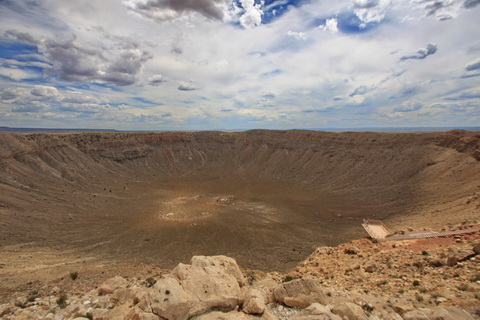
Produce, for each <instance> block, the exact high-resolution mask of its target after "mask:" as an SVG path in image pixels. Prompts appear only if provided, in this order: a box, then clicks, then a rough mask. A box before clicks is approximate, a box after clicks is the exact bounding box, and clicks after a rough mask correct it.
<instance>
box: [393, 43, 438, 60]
mask: <svg viewBox="0 0 480 320" xmlns="http://www.w3.org/2000/svg"><path fill="white" fill-rule="evenodd" d="M435 52H437V45H436V44H431V43H429V44H428V45H427V47H426V48H423V49H419V50H418V51H417V54H414V55H410V56H403V57H401V58H400V60H401V61H405V60H423V59H425V58H426V57H428V56H430V55H432V54H435Z"/></svg>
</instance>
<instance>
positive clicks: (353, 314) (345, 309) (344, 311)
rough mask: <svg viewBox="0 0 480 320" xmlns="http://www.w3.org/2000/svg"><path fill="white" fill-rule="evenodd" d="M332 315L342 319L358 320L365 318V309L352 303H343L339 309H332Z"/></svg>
mask: <svg viewBox="0 0 480 320" xmlns="http://www.w3.org/2000/svg"><path fill="white" fill-rule="evenodd" d="M332 313H334V314H337V315H339V316H340V317H342V318H345V317H346V318H347V319H348V320H357V319H358V318H360V317H363V316H365V312H364V311H363V309H362V308H361V307H360V306H359V305H357V304H355V303H351V302H343V303H341V304H340V305H338V306H337V307H334V308H333V309H332Z"/></svg>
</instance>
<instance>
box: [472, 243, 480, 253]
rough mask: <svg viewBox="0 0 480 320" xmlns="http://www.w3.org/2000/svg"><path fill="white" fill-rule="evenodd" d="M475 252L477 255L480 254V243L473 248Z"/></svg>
mask: <svg viewBox="0 0 480 320" xmlns="http://www.w3.org/2000/svg"><path fill="white" fill-rule="evenodd" d="M473 252H475V254H480V243H477V244H476V245H475V246H474V247H473Z"/></svg>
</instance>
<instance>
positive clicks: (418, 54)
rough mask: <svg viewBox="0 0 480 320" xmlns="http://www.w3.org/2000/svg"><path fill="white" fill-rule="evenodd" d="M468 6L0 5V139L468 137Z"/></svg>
mask: <svg viewBox="0 0 480 320" xmlns="http://www.w3.org/2000/svg"><path fill="white" fill-rule="evenodd" d="M478 17H480V0H406V1H393V0H345V1H342V0H339V1H322V0H278V1H276V0H265V1H259V0H233V1H232V0H196V1H192V0H175V1H171V0H123V1H120V0H102V1H63V0H42V1H36V0H3V1H0V126H12V127H14V126H15V127H50V128H115V129H123V130H208V129H239V128H242V129H249V128H268V129H288V128H328V127H348V128H352V127H402V126H405V127H418V126H428V127H435V126H441V127H445V126H453V127H455V126H479V125H480V19H479V18H478Z"/></svg>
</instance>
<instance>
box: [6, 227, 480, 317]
mask: <svg viewBox="0 0 480 320" xmlns="http://www.w3.org/2000/svg"><path fill="white" fill-rule="evenodd" d="M479 238H480V235H478V234H477V235H465V236H462V237H457V238H456V239H448V238H445V239H429V240H411V241H403V242H385V243H375V242H373V241H371V240H368V239H362V240H357V241H353V242H351V243H348V244H343V245H340V246H337V247H320V248H317V249H316V250H315V252H314V253H313V254H312V255H310V256H309V257H308V258H307V259H306V260H305V261H303V262H302V263H300V264H299V265H298V266H297V267H296V268H295V269H294V270H292V271H291V272H290V273H288V274H286V275H280V274H278V273H275V272H271V273H263V272H255V271H245V272H242V271H241V269H240V268H239V266H238V265H237V263H236V261H235V260H234V259H232V258H229V257H226V256H194V257H193V258H192V259H191V261H190V263H189V264H179V265H178V266H177V267H176V268H174V269H173V270H172V271H171V272H169V273H166V274H163V275H156V276H155V277H151V278H148V279H140V278H136V279H126V278H124V277H120V276H116V277H112V278H110V279H108V280H106V281H104V282H103V283H100V284H98V285H97V287H96V288H90V289H87V288H85V290H76V291H75V292H67V291H65V290H64V289H63V288H61V287H58V286H48V285H44V286H43V287H40V288H39V289H38V290H34V291H31V292H29V293H28V294H26V295H25V294H24V295H20V294H19V295H18V296H15V297H12V299H11V301H10V302H8V303H5V304H1V305H0V317H1V318H2V319H7V320H8V319H20V320H29V319H52V320H63V319H75V320H80V319H99V320H117V319H118V320H120V319H122V320H123V319H125V320H158V319H168V320H183V319H198V320H220V319H222V320H230V319H265V320H277V319H280V320H283V319H289V320H380V319H383V320H423V319H425V320H473V319H480V256H478V255H479V253H480V249H479V248H480V239H479Z"/></svg>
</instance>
